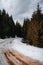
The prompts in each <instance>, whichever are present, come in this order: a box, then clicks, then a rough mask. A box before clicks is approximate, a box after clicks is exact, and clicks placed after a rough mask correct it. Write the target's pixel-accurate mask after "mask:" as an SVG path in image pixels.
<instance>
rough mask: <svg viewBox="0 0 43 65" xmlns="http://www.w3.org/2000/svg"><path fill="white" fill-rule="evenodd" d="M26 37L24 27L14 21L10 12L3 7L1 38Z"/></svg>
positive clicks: (0, 27) (0, 26)
mask: <svg viewBox="0 0 43 65" xmlns="http://www.w3.org/2000/svg"><path fill="white" fill-rule="evenodd" d="M15 35H16V36H18V37H24V32H23V27H22V26H21V25H20V23H18V21H17V22H16V24H15V23H14V21H13V18H12V16H9V14H8V13H6V11H5V10H4V9H3V10H2V11H1V10H0V38H3V39H4V38H9V37H15Z"/></svg>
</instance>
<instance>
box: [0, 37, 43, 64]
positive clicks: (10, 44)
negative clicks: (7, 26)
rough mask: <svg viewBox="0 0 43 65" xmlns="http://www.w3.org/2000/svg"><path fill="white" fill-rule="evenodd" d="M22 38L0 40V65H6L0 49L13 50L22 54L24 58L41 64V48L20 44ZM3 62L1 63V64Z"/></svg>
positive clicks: (42, 60) (42, 53) (42, 55)
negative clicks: (29, 58) (26, 57)
mask: <svg viewBox="0 0 43 65" xmlns="http://www.w3.org/2000/svg"><path fill="white" fill-rule="evenodd" d="M21 41H22V38H18V37H16V38H9V39H0V64H1V65H8V64H7V62H6V61H5V59H4V55H3V53H2V49H7V48H8V49H14V50H17V51H18V52H20V53H22V54H24V55H25V56H28V57H31V58H33V59H35V60H39V61H40V62H42V63H43V48H38V47H34V46H30V45H26V44H24V43H22V42H21ZM2 61H3V62H2Z"/></svg>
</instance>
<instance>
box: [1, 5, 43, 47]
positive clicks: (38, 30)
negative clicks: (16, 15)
mask: <svg viewBox="0 0 43 65" xmlns="http://www.w3.org/2000/svg"><path fill="white" fill-rule="evenodd" d="M15 35H16V36H18V37H22V38H23V42H25V41H26V42H27V43H28V44H31V45H34V46H38V47H43V13H41V9H40V7H39V4H38V5H37V11H35V12H33V14H32V18H31V20H29V18H26V19H24V23H23V26H21V25H20V23H18V21H17V22H16V24H15V23H14V21H13V18H12V16H9V15H8V13H6V11H5V10H3V11H1V10H0V38H6V37H15ZM24 40H25V41H24Z"/></svg>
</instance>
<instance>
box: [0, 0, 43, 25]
mask: <svg viewBox="0 0 43 65" xmlns="http://www.w3.org/2000/svg"><path fill="white" fill-rule="evenodd" d="M37 3H39V4H40V7H42V10H43V0H0V9H5V10H6V12H8V13H9V15H11V14H12V16H13V19H14V21H17V20H18V21H19V22H20V23H21V24H22V23H23V20H24V18H27V17H28V18H31V16H32V12H34V11H35V10H36V6H37Z"/></svg>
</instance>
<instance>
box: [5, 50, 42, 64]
mask: <svg viewBox="0 0 43 65" xmlns="http://www.w3.org/2000/svg"><path fill="white" fill-rule="evenodd" d="M4 55H5V57H6V59H7V61H8V63H9V65H43V64H41V63H40V62H39V61H36V60H33V59H31V58H28V57H26V56H24V55H23V54H20V53H18V52H17V51H15V50H7V51H5V52H4Z"/></svg>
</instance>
